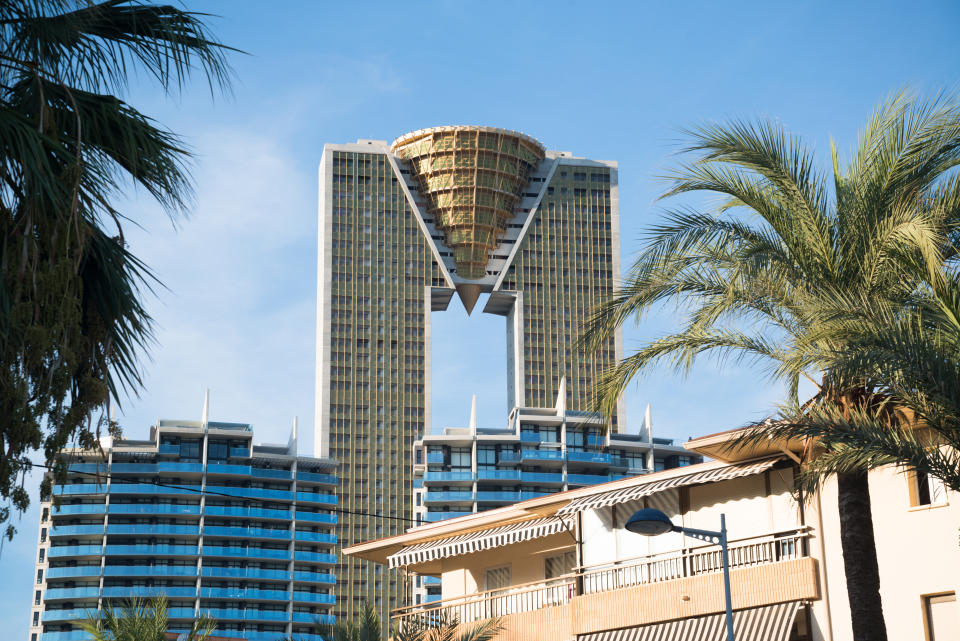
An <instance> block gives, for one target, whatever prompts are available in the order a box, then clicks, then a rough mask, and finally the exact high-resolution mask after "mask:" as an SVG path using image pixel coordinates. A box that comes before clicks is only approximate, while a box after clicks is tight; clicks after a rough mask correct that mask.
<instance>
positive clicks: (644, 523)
mask: <svg viewBox="0 0 960 641" xmlns="http://www.w3.org/2000/svg"><path fill="white" fill-rule="evenodd" d="M625 527H626V528H627V530H629V531H630V532H634V533H636V534H642V535H644V536H658V535H660V534H666V533H667V532H680V533H681V534H685V535H686V536H689V537H693V538H695V539H700V540H701V541H709V542H710V543H719V544H720V550H721V552H720V555H721V558H722V559H723V597H724V601H725V602H726V608H727V614H726V622H727V641H735V640H734V638H733V607H732V606H731V604H730V556H729V554H728V552H727V520H726V515H724V514H721V515H720V531H719V532H714V531H713V530H697V529H695V528H687V527H680V526H679V525H674V524H673V522H672V521H671V520H670V517H669V516H667V515H666V514H664V513H663V512H661V511H660V510H655V509H653V508H644V509H642V510H637V512H635V513H634V515H633V516H631V517H630V518H629V519H628V520H627V524H626V526H625Z"/></svg>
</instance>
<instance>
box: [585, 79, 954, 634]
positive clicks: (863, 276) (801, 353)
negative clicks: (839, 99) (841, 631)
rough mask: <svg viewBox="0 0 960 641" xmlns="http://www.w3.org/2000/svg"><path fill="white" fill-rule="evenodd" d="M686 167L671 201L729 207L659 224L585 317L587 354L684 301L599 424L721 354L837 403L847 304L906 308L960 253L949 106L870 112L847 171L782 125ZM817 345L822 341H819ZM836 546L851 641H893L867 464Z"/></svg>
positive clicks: (855, 389) (724, 144)
mask: <svg viewBox="0 0 960 641" xmlns="http://www.w3.org/2000/svg"><path fill="white" fill-rule="evenodd" d="M689 137H690V144H689V146H688V147H687V149H686V153H687V157H688V158H689V160H688V161H687V162H685V163H683V164H681V165H680V166H679V167H678V168H677V169H676V170H675V171H674V172H673V173H672V174H671V175H670V176H669V179H670V180H671V182H672V185H671V188H670V189H669V191H668V192H667V194H666V196H669V197H675V196H679V195H681V194H690V193H698V192H706V194H709V195H714V196H720V197H721V202H720V204H719V205H718V206H717V207H716V208H715V209H713V210H712V211H706V212H703V211H698V210H691V209H678V210H673V211H670V212H668V213H667V215H666V220H665V221H664V222H663V223H661V224H659V225H658V226H656V227H655V228H654V229H653V231H652V234H651V238H650V241H649V243H648V244H647V246H646V247H645V248H644V250H643V251H642V253H641V254H640V256H639V258H638V259H637V261H636V263H635V264H634V265H633V266H632V268H631V271H630V273H629V275H628V277H627V279H626V281H625V283H624V285H623V287H622V288H621V289H620V290H619V291H618V292H617V293H616V294H615V295H614V296H613V297H611V299H609V300H608V301H606V302H605V303H604V304H603V305H601V306H600V307H599V308H598V309H597V310H596V312H595V313H594V314H593V315H592V316H591V318H590V319H589V320H588V322H587V324H586V327H585V333H584V335H583V337H582V338H581V341H582V342H581V344H582V345H584V346H590V347H596V346H599V345H601V344H602V341H603V340H605V339H606V337H608V336H609V335H611V334H612V332H613V331H614V330H615V329H616V328H617V327H619V326H620V325H621V324H623V323H624V322H626V321H627V320H629V319H638V318H640V317H642V316H643V314H644V313H645V312H647V311H649V310H650V309H651V308H654V307H656V306H659V305H661V304H663V303H670V302H672V303H675V304H677V305H678V307H681V308H682V309H683V310H685V311H686V312H687V317H686V319H685V320H684V326H683V327H682V328H681V329H680V330H679V331H677V332H676V333H673V334H669V335H667V336H664V337H661V338H659V339H657V340H654V341H652V342H650V343H649V344H647V345H644V346H642V347H641V349H639V350H638V351H637V352H635V353H633V354H631V355H629V356H627V357H626V358H625V359H624V360H623V361H621V362H620V363H618V364H617V365H616V366H615V367H613V368H611V370H610V371H608V372H606V373H605V374H604V375H603V377H602V378H601V381H600V383H599V385H598V403H599V405H600V406H601V408H602V409H603V411H604V413H605V414H606V415H610V414H612V412H613V409H614V408H615V406H616V399H617V398H618V396H619V395H620V394H621V393H622V392H623V390H624V388H625V387H626V386H627V384H628V383H629V382H630V381H631V380H632V379H633V378H634V377H636V376H637V375H639V374H641V373H647V372H649V371H651V370H652V369H653V367H654V366H655V365H658V364H661V363H666V364H667V365H669V366H672V367H673V368H675V369H677V370H680V371H687V370H688V369H689V368H690V366H691V365H692V363H693V362H694V361H695V359H696V357H697V356H699V355H701V354H703V353H714V354H716V355H718V356H721V357H732V358H735V359H739V360H746V361H748V362H751V363H754V364H757V365H759V366H761V367H763V368H764V369H765V370H766V372H767V373H768V374H769V375H771V376H773V377H776V378H780V379H782V380H784V381H786V382H787V383H788V387H789V390H790V396H791V397H792V398H796V396H797V393H798V388H799V381H800V379H801V378H806V379H807V380H809V381H810V382H812V383H813V384H814V385H815V386H816V387H817V390H818V392H817V395H818V398H821V399H823V400H824V401H825V402H826V403H827V404H831V405H834V406H843V405H844V404H849V403H848V401H849V399H857V398H860V397H862V394H861V391H862V387H863V381H862V380H860V379H857V378H849V377H845V376H841V375H834V374H833V373H831V371H830V369H829V366H830V364H831V360H830V358H827V357H825V355H834V354H836V353H838V352H840V351H842V350H843V347H844V346H843V344H842V343H839V342H837V341H838V339H839V338H840V337H839V336H836V335H832V334H829V333H823V334H821V333H819V332H820V330H821V329H822V327H821V324H822V322H823V318H824V316H823V311H824V308H825V307H828V306H830V305H832V304H833V303H834V302H835V301H836V299H837V297H838V296H847V297H860V298H863V299H866V300H884V301H892V302H894V303H895V304H899V305H906V304H908V301H910V300H911V298H912V297H913V296H914V295H915V294H916V292H917V289H918V288H919V287H920V283H919V282H918V279H917V277H916V270H915V269H913V266H914V265H916V264H921V263H922V264H927V265H934V266H937V265H942V264H943V263H944V262H945V261H950V260H952V259H953V258H954V256H955V249H954V246H953V245H952V243H951V240H952V237H951V235H952V234H954V233H955V232H956V229H957V223H958V220H960V210H958V208H957V207H956V203H957V202H958V200H960V199H958V195H960V193H958V192H960V183H958V182H957V180H956V177H955V173H953V170H954V168H955V167H956V165H957V163H958V160H960V109H958V107H957V104H956V102H955V101H953V100H951V99H949V98H948V97H942V96H941V97H936V98H933V99H930V100H921V99H915V98H913V97H911V96H909V95H907V94H906V93H905V92H899V93H896V94H894V95H893V96H892V97H891V98H889V99H888V100H886V101H885V102H883V103H882V104H881V105H880V106H879V107H878V108H877V109H876V111H875V112H874V113H873V115H872V117H871V118H870V120H869V121H868V123H867V126H866V128H865V129H864V132H863V134H862V136H861V139H860V141H859V144H858V145H857V148H856V150H855V152H854V154H853V156H852V158H851V160H850V161H849V162H847V163H846V164H844V163H843V162H842V161H841V159H840V154H839V153H838V151H837V149H836V147H835V146H833V145H832V146H831V147H832V149H831V151H832V161H833V162H832V172H831V173H829V174H828V173H827V172H824V171H822V170H820V169H819V168H818V166H817V163H816V160H815V158H814V156H813V154H812V153H811V151H810V150H809V149H808V148H807V146H806V145H804V143H803V142H802V140H800V139H799V138H797V137H795V136H793V135H791V134H788V133H787V132H786V131H785V130H784V129H783V126H782V125H780V124H779V123H776V122H772V121H769V120H765V121H759V122H753V123H751V122H744V121H734V122H730V123H726V124H720V125H708V126H703V127H700V128H697V129H695V130H693V131H691V132H689ZM814 336H820V337H821V339H822V341H826V343H825V344H824V343H822V342H821V343H817V342H816V341H814V340H812V337H814ZM837 483H838V491H839V505H840V525H841V545H842V550H843V555H844V571H845V574H846V577H847V592H848V599H849V602H850V609H851V614H852V620H853V634H854V639H856V641H868V640H869V641H879V640H884V639H886V628H885V625H884V621H883V610H882V603H881V599H880V592H879V583H880V582H879V571H878V567H877V557H876V549H875V546H874V538H873V526H872V522H871V508H870V494H869V489H868V483H867V475H866V471H865V469H864V468H859V467H858V468H852V469H848V470H846V471H843V472H841V473H839V474H837Z"/></svg>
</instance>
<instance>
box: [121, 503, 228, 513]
mask: <svg viewBox="0 0 960 641" xmlns="http://www.w3.org/2000/svg"><path fill="white" fill-rule="evenodd" d="M207 509H210V508H207ZM108 512H109V513H110V514H200V504H199V503H197V504H196V505H174V504H171V503H113V502H112V501H111V503H110V509H109V510H108Z"/></svg>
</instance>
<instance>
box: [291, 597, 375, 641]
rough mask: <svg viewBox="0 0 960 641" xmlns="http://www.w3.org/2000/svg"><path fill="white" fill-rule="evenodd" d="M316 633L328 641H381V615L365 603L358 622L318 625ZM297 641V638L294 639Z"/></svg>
mask: <svg viewBox="0 0 960 641" xmlns="http://www.w3.org/2000/svg"><path fill="white" fill-rule="evenodd" d="M314 627H315V628H316V633H317V634H319V635H320V636H322V637H323V638H324V639H326V640H327V641H380V640H381V639H382V638H383V637H382V630H381V627H380V615H379V614H378V613H377V609H376V608H374V607H373V606H372V605H370V604H369V603H364V604H363V605H362V606H361V608H360V612H359V617H358V618H357V620H356V621H337V622H336V623H335V624H332V625H331V624H329V623H317V624H316V625H315V626H314ZM293 638H294V639H296V636H294V637H293Z"/></svg>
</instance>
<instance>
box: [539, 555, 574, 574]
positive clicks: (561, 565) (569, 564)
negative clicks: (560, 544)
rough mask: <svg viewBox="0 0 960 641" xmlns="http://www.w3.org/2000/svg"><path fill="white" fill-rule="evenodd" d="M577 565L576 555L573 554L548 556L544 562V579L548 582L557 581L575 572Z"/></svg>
mask: <svg viewBox="0 0 960 641" xmlns="http://www.w3.org/2000/svg"><path fill="white" fill-rule="evenodd" d="M576 563H577V557H576V555H575V554H574V553H573V552H572V551H571V552H564V553H563V554H558V555H556V556H548V557H547V558H546V559H544V561H543V577H544V578H545V579H547V580H549V579H556V578H557V577H561V576H565V575H567V574H571V573H572V572H573V566H574V565H576Z"/></svg>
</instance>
